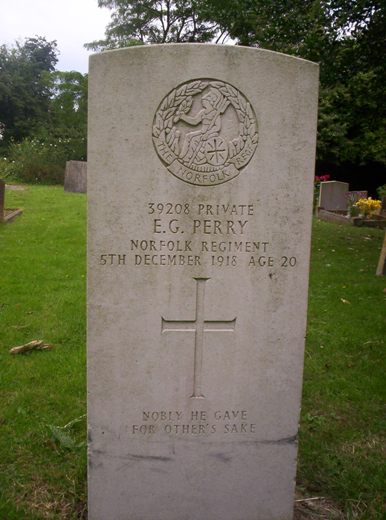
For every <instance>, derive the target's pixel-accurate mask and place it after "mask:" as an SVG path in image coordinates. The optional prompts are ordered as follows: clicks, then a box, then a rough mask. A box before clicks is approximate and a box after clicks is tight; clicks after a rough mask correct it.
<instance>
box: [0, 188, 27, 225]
mask: <svg viewBox="0 0 386 520" xmlns="http://www.w3.org/2000/svg"><path fill="white" fill-rule="evenodd" d="M5 189H6V184H5V182H4V181H3V180H2V179H0V223H3V224H6V223H7V222H12V220H13V219H14V218H16V217H17V216H18V215H21V213H23V210H22V209H6V208H5Z"/></svg>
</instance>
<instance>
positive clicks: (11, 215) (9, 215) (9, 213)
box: [0, 209, 23, 224]
mask: <svg viewBox="0 0 386 520" xmlns="http://www.w3.org/2000/svg"><path fill="white" fill-rule="evenodd" d="M22 213H23V210H22V209H5V210H4V211H3V214H2V215H0V223H2V224H8V223H9V222H12V221H13V220H14V219H15V218H16V217H18V216H19V215H21V214H22Z"/></svg>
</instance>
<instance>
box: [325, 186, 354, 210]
mask: <svg viewBox="0 0 386 520" xmlns="http://www.w3.org/2000/svg"><path fill="white" fill-rule="evenodd" d="M348 190H349V184H348V183H347V182H340V181H326V182H321V183H320V192H319V207H320V208H323V209H325V210H327V211H347V193H348Z"/></svg>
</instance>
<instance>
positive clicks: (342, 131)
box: [88, 0, 386, 165]
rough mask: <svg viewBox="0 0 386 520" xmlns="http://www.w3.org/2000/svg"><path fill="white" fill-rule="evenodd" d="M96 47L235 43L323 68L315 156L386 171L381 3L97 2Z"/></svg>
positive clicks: (385, 25)
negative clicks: (104, 11)
mask: <svg viewBox="0 0 386 520" xmlns="http://www.w3.org/2000/svg"><path fill="white" fill-rule="evenodd" d="M98 4H99V6H100V7H108V8H110V9H111V10H112V22H111V23H110V24H109V26H108V27H107V30H106V39H105V40H101V41H99V42H93V43H91V44H89V45H88V47H89V48H93V49H108V48H115V47H125V46H128V45H135V44H144V43H168V42H187V41H188V42H192V41H194V42H207V41H214V42H216V41H217V42H218V41H221V42H222V41H224V39H227V38H230V39H231V40H233V41H234V42H235V43H236V44H240V45H247V46H256V47H262V48H265V49H270V50H273V51H278V52H284V53H286V54H291V55H294V56H299V57H302V58H305V59H309V60H312V61H316V62H318V63H320V81H321V87H320V111H319V131H318V158H319V159H320V160H323V161H327V162H331V163H334V164H339V163H343V162H350V163H355V164H370V163H372V162H377V163H382V164H384V165H386V108H385V107H386V104H385V103H384V96H385V85H386V65H385V59H384V49H385V48H386V14H385V13H386V5H385V3H384V0H286V1H283V0H195V1H194V0H190V1H188V0H169V1H166V0H163V1H155V0H115V1H112V0H99V1H98Z"/></svg>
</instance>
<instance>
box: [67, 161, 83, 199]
mask: <svg viewBox="0 0 386 520" xmlns="http://www.w3.org/2000/svg"><path fill="white" fill-rule="evenodd" d="M64 190H65V191H70V192H73V193H87V162H86V161H67V162H66V170H65V172H64Z"/></svg>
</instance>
